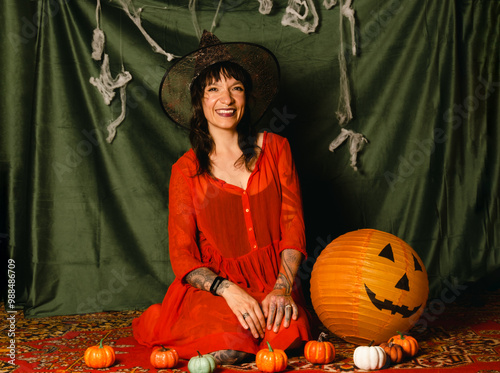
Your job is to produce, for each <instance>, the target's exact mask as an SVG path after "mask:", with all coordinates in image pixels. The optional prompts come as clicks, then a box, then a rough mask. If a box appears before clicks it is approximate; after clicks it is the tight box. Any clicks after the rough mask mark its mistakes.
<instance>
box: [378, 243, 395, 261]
mask: <svg viewBox="0 0 500 373" xmlns="http://www.w3.org/2000/svg"><path fill="white" fill-rule="evenodd" d="M378 256H381V257H382V258H386V259H389V260H390V261H392V262H394V253H393V252H392V246H391V244H390V243H388V244H387V245H386V246H385V247H384V248H383V249H382V251H381V252H380V254H378Z"/></svg>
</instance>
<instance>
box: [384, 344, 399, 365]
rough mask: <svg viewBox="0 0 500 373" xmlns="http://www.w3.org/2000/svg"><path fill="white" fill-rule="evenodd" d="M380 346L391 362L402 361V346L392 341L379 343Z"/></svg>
mask: <svg viewBox="0 0 500 373" xmlns="http://www.w3.org/2000/svg"><path fill="white" fill-rule="evenodd" d="M380 347H382V348H383V349H384V351H385V353H386V354H387V356H388V357H390V358H391V362H392V363H394V364H399V363H401V362H402V361H403V358H404V355H405V352H404V351H403V347H401V345H398V344H396V343H393V342H389V343H385V342H384V343H381V344H380Z"/></svg>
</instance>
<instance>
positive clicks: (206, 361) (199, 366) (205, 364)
mask: <svg viewBox="0 0 500 373" xmlns="http://www.w3.org/2000/svg"><path fill="white" fill-rule="evenodd" d="M196 352H198V356H193V357H192V358H191V359H189V362H188V370H189V372H191V373H212V372H213V371H214V370H215V368H216V367H217V364H216V363H215V358H214V357H213V356H212V355H210V354H206V355H202V354H200V352H199V351H196Z"/></svg>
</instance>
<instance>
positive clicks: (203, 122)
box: [189, 61, 258, 175]
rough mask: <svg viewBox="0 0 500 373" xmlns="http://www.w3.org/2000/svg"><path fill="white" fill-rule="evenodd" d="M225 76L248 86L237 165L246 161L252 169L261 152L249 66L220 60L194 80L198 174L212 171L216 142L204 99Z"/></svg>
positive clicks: (193, 123)
mask: <svg viewBox="0 0 500 373" xmlns="http://www.w3.org/2000/svg"><path fill="white" fill-rule="evenodd" d="M222 77H224V78H234V79H236V80H239V81H240V82H241V83H242V84H243V87H244V89H245V97H246V104H245V113H244V115H243V118H242V119H241V121H240V123H238V126H237V127H236V132H238V145H239V147H240V149H241V151H242V152H243V154H242V156H241V157H240V158H239V159H238V160H237V161H236V163H235V164H238V163H245V167H246V168H247V169H248V170H250V164H251V162H252V159H253V158H254V157H255V156H256V154H257V152H256V149H257V148H258V147H257V144H256V142H257V131H256V128H255V126H253V125H252V122H251V118H250V110H249V107H248V104H249V102H250V100H251V94H252V78H251V77H250V74H248V72H247V71H246V70H245V69H243V68H242V67H241V66H240V65H238V64H237V63H235V62H230V61H224V62H217V63H215V64H213V65H210V66H208V67H207V68H205V69H204V70H203V71H202V72H201V73H200V74H199V75H198V76H197V77H196V79H194V81H193V82H192V83H191V104H192V106H193V115H192V117H191V130H190V133H189V140H190V141H191V146H192V147H193V150H194V152H195V154H196V157H197V158H198V173H197V174H198V175H202V174H204V173H208V174H211V166H210V157H209V155H210V153H211V152H212V151H213V149H214V145H215V144H214V141H213V139H212V136H211V135H210V132H209V131H208V122H207V119H206V118H205V115H204V114H203V106H202V99H203V96H204V94H205V87H206V86H207V85H208V84H210V83H212V82H216V81H219V80H220V79H221V78H222Z"/></svg>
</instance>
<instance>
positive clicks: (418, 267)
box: [413, 255, 422, 272]
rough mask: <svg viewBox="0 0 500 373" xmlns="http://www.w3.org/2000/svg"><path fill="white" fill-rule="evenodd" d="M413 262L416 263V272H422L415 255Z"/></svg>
mask: <svg viewBox="0 0 500 373" xmlns="http://www.w3.org/2000/svg"><path fill="white" fill-rule="evenodd" d="M413 262H414V263H415V264H414V265H415V271H420V272H422V266H421V265H420V263H419V262H418V260H417V258H416V257H415V255H413Z"/></svg>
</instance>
